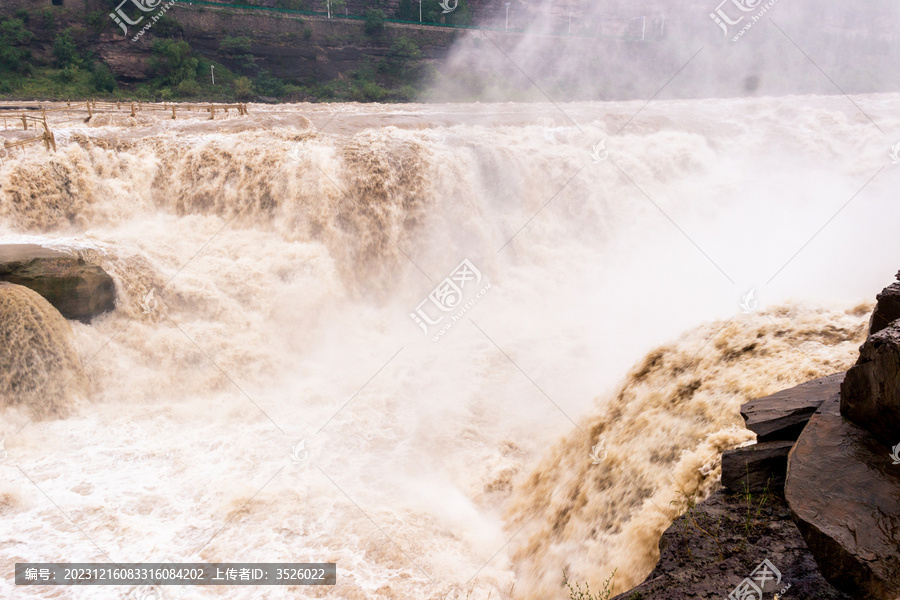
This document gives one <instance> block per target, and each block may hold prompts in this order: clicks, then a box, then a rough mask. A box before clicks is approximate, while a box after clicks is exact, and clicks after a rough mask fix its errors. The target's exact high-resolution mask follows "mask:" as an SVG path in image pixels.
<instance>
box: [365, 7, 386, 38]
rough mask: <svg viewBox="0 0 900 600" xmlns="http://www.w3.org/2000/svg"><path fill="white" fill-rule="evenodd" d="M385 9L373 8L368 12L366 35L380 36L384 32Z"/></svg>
mask: <svg viewBox="0 0 900 600" xmlns="http://www.w3.org/2000/svg"><path fill="white" fill-rule="evenodd" d="M386 18H387V17H385V15H384V11H380V10H378V9H377V8H371V9H369V10H368V11H367V12H366V28H365V30H366V35H371V36H373V37H374V36H378V35H381V34H382V33H383V32H384V20H385V19H386Z"/></svg>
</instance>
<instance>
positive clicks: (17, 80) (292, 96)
mask: <svg viewBox="0 0 900 600" xmlns="http://www.w3.org/2000/svg"><path fill="white" fill-rule="evenodd" d="M285 1H289V2H290V3H292V4H291V6H290V8H291V9H295V10H302V9H303V8H304V6H303V4H302V1H301V0H279V2H281V4H284V2H285ZM286 8H287V7H286ZM339 8H340V7H339V6H338V5H337V3H335V4H334V6H333V9H335V10H337V9H339ZM410 10H411V4H410V2H408V1H407V2H401V3H400V9H399V11H397V14H391V15H386V14H385V12H384V11H382V10H380V9H370V10H368V12H367V13H366V15H365V20H364V21H362V22H359V26H360V30H361V33H360V36H363V38H364V39H365V40H366V41H367V43H368V44H370V45H372V46H376V47H380V48H381V50H380V51H379V52H378V56H372V55H363V56H361V57H360V59H359V60H357V61H355V62H354V63H353V64H351V65H350V66H349V67H347V68H345V69H344V70H343V71H341V72H339V73H337V76H335V77H332V78H323V77H304V78H289V77H278V76H276V75H274V74H273V73H272V72H271V70H270V67H271V65H269V64H266V60H265V59H261V57H259V56H258V55H255V54H254V52H253V51H252V50H251V38H250V37H249V36H248V35H243V34H240V35H233V33H235V32H226V33H225V34H224V35H223V36H222V37H221V38H220V39H219V40H218V48H213V49H210V48H198V47H195V46H194V45H192V43H191V42H189V41H188V38H189V36H186V35H185V33H184V27H183V26H182V24H181V23H179V21H178V20H177V18H175V17H173V16H171V13H170V14H166V15H163V16H161V17H160V18H159V20H158V21H156V22H154V23H153V27H152V28H151V29H149V30H148V32H147V35H148V38H147V39H146V41H149V42H150V44H149V53H148V56H147V57H146V58H145V59H144V64H145V67H146V69H147V75H148V77H147V78H141V79H135V78H130V79H129V78H126V77H121V76H117V75H116V74H115V73H114V70H113V69H112V68H111V67H110V65H108V64H106V62H105V61H104V60H103V58H102V57H101V56H100V54H99V53H98V51H97V48H98V47H99V44H100V43H101V34H102V33H104V32H105V33H109V25H110V22H111V21H110V20H109V19H108V14H107V13H108V10H97V11H86V12H80V11H73V10H71V9H66V8H61V7H47V8H45V9H42V10H41V11H38V12H35V11H27V10H24V9H23V10H18V11H17V12H16V13H14V14H12V15H9V14H7V15H2V14H0V98H2V99H10V100H12V99H25V100H30V99H39V100H77V99H84V98H100V99H110V100H145V101H178V100H200V99H203V100H213V101H235V100H241V101H248V100H265V101H275V100H285V101H287V100H292V101H297V100H312V101H315V100H334V101H361V102H369V101H377V102H392V101H393V102H404V101H410V100H413V99H414V98H415V97H416V96H417V95H418V93H419V90H420V89H422V87H423V86H424V85H426V84H427V82H428V81H429V79H430V76H431V71H430V70H429V67H428V65H426V64H424V61H423V53H422V51H421V48H420V46H419V44H417V43H416V41H415V40H413V39H412V38H411V37H406V36H403V35H396V34H395V35H392V36H387V35H385V22H386V19H387V18H388V17H390V18H394V19H396V18H400V17H403V18H406V17H411V16H412V15H411V13H409V11H410ZM429 10H430V12H429V11H425V12H426V13H428V14H423V18H424V20H425V21H433V22H438V21H440V16H439V14H432V13H434V10H433V9H429ZM458 13H459V14H458V15H454V17H453V19H454V22H456V21H458V22H460V23H466V22H468V20H469V16H468V9H467V6H466V4H465V0H460V9H459V11H458ZM415 16H416V18H418V11H416V15H415ZM299 23H300V24H301V25H303V21H302V20H300V21H299ZM294 37H295V38H296V39H291V40H289V43H291V44H293V45H296V46H302V45H304V44H306V45H312V44H313V43H314V42H315V40H311V38H312V37H313V34H312V30H311V29H310V28H309V27H308V26H305V27H303V29H302V30H301V33H298V34H296V35H295V36H294ZM330 41H332V42H340V41H341V40H333V39H332V40H330ZM347 43H349V40H347ZM213 76H214V78H215V79H214V81H213Z"/></svg>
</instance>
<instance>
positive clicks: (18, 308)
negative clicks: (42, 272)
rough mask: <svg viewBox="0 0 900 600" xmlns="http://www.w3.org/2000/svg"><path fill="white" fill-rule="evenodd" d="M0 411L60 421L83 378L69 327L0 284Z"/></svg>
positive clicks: (41, 302)
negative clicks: (19, 410)
mask: <svg viewBox="0 0 900 600" xmlns="http://www.w3.org/2000/svg"><path fill="white" fill-rule="evenodd" d="M0 341H2V343H0V406H25V407H26V408H28V409H29V410H30V411H31V412H32V414H34V415H35V416H48V415H56V416H61V415H65V414H66V413H67V412H68V410H69V408H70V407H71V405H72V403H73V401H74V399H75V398H76V397H77V395H78V394H79V393H80V392H82V391H83V386H84V383H85V382H84V378H83V375H82V374H81V365H80V363H79V361H78V356H77V354H76V353H75V349H74V346H73V343H72V328H71V326H70V325H69V322H68V321H66V320H65V319H64V318H63V316H62V315H61V314H60V313H59V311H57V310H56V309H55V308H53V306H51V305H50V303H49V302H47V301H46V300H45V299H44V298H42V297H41V296H40V295H39V294H37V293H36V292H33V291H32V290H30V289H28V288H26V287H23V286H20V285H13V284H10V283H3V282H0Z"/></svg>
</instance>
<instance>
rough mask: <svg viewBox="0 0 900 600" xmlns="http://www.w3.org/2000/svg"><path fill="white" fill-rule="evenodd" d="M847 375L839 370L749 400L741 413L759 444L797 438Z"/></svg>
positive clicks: (742, 407) (836, 390)
mask: <svg viewBox="0 0 900 600" xmlns="http://www.w3.org/2000/svg"><path fill="white" fill-rule="evenodd" d="M845 375H846V373H836V374H834V375H830V376H829V377H822V378H821V379H814V380H813V381H809V382H807V383H804V384H802V385H798V386H796V387H793V388H790V389H787V390H782V391H780V392H777V393H775V394H772V395H771V396H766V397H764V398H759V399H757V400H751V401H750V402H747V403H745V404H744V405H743V406H741V416H742V417H744V420H745V421H746V423H747V429H749V430H751V431H753V432H754V433H756V440H757V442H759V443H762V442H771V441H775V440H790V441H794V440H796V439H797V437H798V436H799V435H800V432H801V431H803V427H804V426H806V423H807V422H808V421H809V418H810V417H811V416H812V415H813V413H815V412H816V410H818V408H819V407H820V406H821V405H822V402H824V401H825V399H826V398H829V397H830V396H832V395H833V394H836V393H837V392H838V391H839V390H840V387H841V382H843V380H844V376H845Z"/></svg>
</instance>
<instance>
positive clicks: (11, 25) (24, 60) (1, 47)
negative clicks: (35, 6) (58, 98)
mask: <svg viewBox="0 0 900 600" xmlns="http://www.w3.org/2000/svg"><path fill="white" fill-rule="evenodd" d="M33 37H34V34H33V33H31V32H30V31H28V30H27V29H25V23H23V22H22V19H4V18H3V17H0V70H5V71H13V72H15V73H26V72H28V71H29V69H30V66H31V65H30V64H29V63H28V58H29V57H30V56H31V53H30V52H29V51H28V49H27V48H23V46H25V45H26V44H28V42H30V41H31V39H32V38H33Z"/></svg>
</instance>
